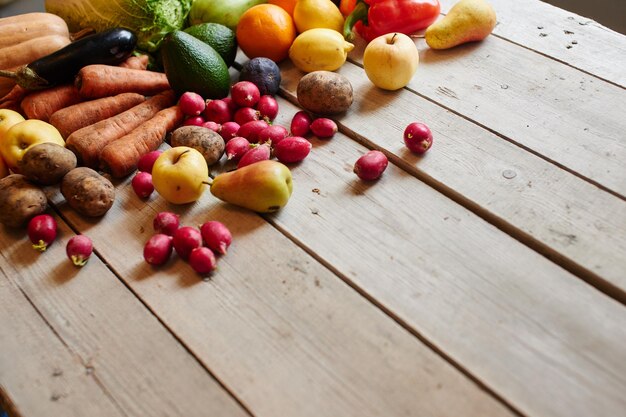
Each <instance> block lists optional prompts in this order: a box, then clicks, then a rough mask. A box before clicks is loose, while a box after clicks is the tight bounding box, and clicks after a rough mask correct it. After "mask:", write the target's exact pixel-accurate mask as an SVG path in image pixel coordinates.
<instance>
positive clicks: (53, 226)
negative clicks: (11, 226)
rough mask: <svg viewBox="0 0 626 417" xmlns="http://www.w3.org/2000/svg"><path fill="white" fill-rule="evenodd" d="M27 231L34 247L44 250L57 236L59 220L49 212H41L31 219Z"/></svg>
mask: <svg viewBox="0 0 626 417" xmlns="http://www.w3.org/2000/svg"><path fill="white" fill-rule="evenodd" d="M27 231H28V238H29V239H30V241H31V242H32V243H33V249H36V250H38V251H40V252H43V251H45V250H46V248H48V245H50V244H51V243H52V242H54V239H56V237H57V222H56V220H54V217H52V216H51V215H49V214H39V215H37V216H35V217H33V218H32V219H30V221H29V222H28V229H27Z"/></svg>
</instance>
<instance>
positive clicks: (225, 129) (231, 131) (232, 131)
mask: <svg viewBox="0 0 626 417" xmlns="http://www.w3.org/2000/svg"><path fill="white" fill-rule="evenodd" d="M240 127H241V126H239V123H237V122H226V123H224V124H223V125H222V128H221V129H220V132H219V133H220V135H221V136H222V139H224V142H228V141H229V140H231V139H232V138H234V137H235V136H237V132H239V128H240Z"/></svg>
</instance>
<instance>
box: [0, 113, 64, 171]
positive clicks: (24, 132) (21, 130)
mask: <svg viewBox="0 0 626 417" xmlns="http://www.w3.org/2000/svg"><path fill="white" fill-rule="evenodd" d="M45 142H51V143H56V144H57V145H61V146H65V141H64V140H63V137H62V136H61V134H60V133H59V131H58V130H57V129H56V127H54V126H52V125H51V124H50V123H46V122H44V121H41V120H37V119H29V120H25V121H23V122H19V123H16V124H14V125H13V126H11V127H10V128H9V130H7V131H6V133H5V134H4V138H3V140H2V142H0V154H1V155H2V157H3V158H4V162H6V164H7V166H8V168H9V169H10V170H11V171H13V172H15V173H19V170H18V169H17V164H18V162H19V161H21V160H22V157H23V156H24V154H25V153H26V151H28V150H29V149H30V148H32V147H33V146H35V145H38V144H40V143H45Z"/></svg>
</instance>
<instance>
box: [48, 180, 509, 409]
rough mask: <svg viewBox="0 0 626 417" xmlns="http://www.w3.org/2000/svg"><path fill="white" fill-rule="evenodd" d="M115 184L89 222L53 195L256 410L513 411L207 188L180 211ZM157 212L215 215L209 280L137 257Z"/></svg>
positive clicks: (177, 265) (195, 218) (194, 217)
mask: <svg viewBox="0 0 626 417" xmlns="http://www.w3.org/2000/svg"><path fill="white" fill-rule="evenodd" d="M296 187H299V185H296ZM117 190H118V197H117V201H116V203H115V204H114V206H113V208H112V209H111V211H110V212H109V213H107V215H106V217H105V218H104V219H102V220H101V221H99V222H97V223H92V222H87V221H85V220H84V219H81V218H80V217H79V216H77V215H76V214H75V213H73V212H72V211H71V210H69V209H67V207H66V206H65V205H63V204H62V202H61V199H59V196H58V195H57V196H56V198H55V201H57V202H58V203H59V206H60V207H61V210H62V212H63V215H64V216H65V217H66V218H68V219H69V221H70V222H71V223H72V224H73V225H75V226H76V227H77V228H78V229H79V230H81V231H84V232H85V233H87V234H89V236H91V237H92V238H93V239H94V242H95V246H96V248H97V249H98V251H99V252H100V253H101V254H102V256H104V258H105V259H106V262H107V264H109V265H110V266H111V267H112V268H113V269H115V270H116V271H117V272H118V273H119V274H120V276H122V277H123V279H124V280H125V281H126V283H127V284H128V285H129V286H130V287H131V288H132V289H133V291H134V292H135V293H136V294H138V295H139V297H141V298H142V299H143V300H144V302H145V303H146V304H147V305H149V306H150V308H151V309H152V310H153V311H154V312H155V314H157V315H158V317H159V319H160V320H161V321H162V322H163V323H165V324H166V325H167V326H168V327H169V328H170V329H171V330H172V331H173V332H174V333H175V334H176V335H177V336H178V338H179V339H180V340H181V341H183V342H184V343H185V344H186V346H187V347H188V348H189V349H190V350H191V351H193V352H194V354H195V355H196V356H197V357H198V358H199V360H200V361H202V362H203V363H204V364H205V366H206V367H207V368H208V369H210V370H211V371H212V373H213V374H214V375H216V377H217V378H218V379H219V380H220V381H222V382H223V384H224V385H225V386H227V387H228V388H229V390H230V391H231V392H233V393H234V394H235V395H236V396H237V397H238V398H239V399H240V400H241V401H242V403H243V404H245V405H246V407H247V408H248V409H249V410H251V412H252V413H253V414H254V415H255V416H259V417H261V416H268V417H269V416H320V415H324V416H339V415H341V416H380V415H389V416H400V415H415V416H417V415H419V416H458V415H461V414H463V415H466V416H485V415H489V416H512V415H514V413H512V412H510V411H509V410H508V409H507V408H506V407H505V406H503V405H502V404H501V403H500V402H498V401H497V400H495V399H494V398H493V397H491V396H490V395H489V394H488V393H486V392H485V391H484V390H483V389H482V388H481V387H479V386H477V385H476V384H475V383H474V382H473V381H471V380H470V379H468V378H467V377H466V376H464V375H463V374H462V373H461V372H459V371H457V370H456V369H454V368H453V367H452V366H451V365H450V364H449V363H447V362H446V361H445V360H443V359H442V358H441V357H439V356H438V355H437V354H436V353H434V352H433V351H431V350H430V349H429V348H427V347H426V346H425V345H423V344H422V343H421V342H420V341H419V340H418V339H416V338H415V337H414V336H413V335H411V334H410V333H409V332H407V331H406V330H405V329H403V328H402V327H401V326H399V325H398V324H397V323H395V322H394V321H393V320H391V319H390V318H389V317H387V316H386V315H385V314H384V313H383V312H382V311H380V310H379V309H377V308H376V307H375V306H372V304H371V303H370V302H369V301H367V300H366V299H364V298H363V297H361V296H360V295H359V294H357V293H356V292H355V291H354V290H353V289H352V288H350V287H349V286H347V285H345V283H343V282H342V281H341V280H339V279H337V277H336V276H335V275H334V274H333V273H332V272H331V271H329V270H328V269H326V268H325V267H323V266H322V265H320V264H319V263H318V262H316V261H315V260H314V259H312V258H311V257H310V256H309V255H307V254H306V253H305V252H304V251H303V250H302V249H301V248H299V247H298V246H297V245H295V244H294V243H293V242H291V241H290V240H289V239H287V238H286V237H285V236H283V235H282V234H281V233H280V232H278V231H277V230H276V229H274V228H273V227H271V226H270V225H268V224H267V223H266V222H265V221H264V220H263V219H262V218H261V217H259V216H257V215H255V214H253V213H250V212H247V211H243V210H238V209H236V208H233V207H232V206H229V205H226V204H223V203H221V202H219V201H218V200H216V199H215V198H214V197H212V196H211V195H209V193H208V192H207V193H206V194H205V195H204V196H203V198H202V199H201V201H200V202H198V203H196V204H192V205H186V206H182V207H181V206H172V205H169V204H166V203H165V202H164V201H163V199H161V198H160V197H158V196H157V195H155V196H153V197H152V198H151V199H149V200H148V201H147V202H146V201H143V200H140V199H139V198H137V196H135V195H134V193H133V191H132V189H131V187H130V179H128V180H127V181H124V182H123V183H121V184H119V185H118V187H117ZM296 193H298V194H300V195H301V194H302V193H308V190H305V189H303V188H300V189H299V190H297V191H296ZM165 209H168V210H174V211H176V212H177V213H179V214H181V222H182V224H184V225H199V224H201V223H202V222H204V221H206V220H209V219H215V220H219V221H222V222H223V223H224V224H226V225H227V226H228V227H229V228H230V229H231V231H232V233H233V236H234V237H233V244H232V246H231V247H230V249H229V252H228V254H227V255H226V256H223V257H221V258H220V259H219V261H218V271H217V272H216V273H215V274H214V275H213V277H212V279H211V280H208V281H206V282H203V281H202V280H201V279H200V278H199V277H198V276H197V275H196V274H195V273H194V272H193V271H192V270H191V268H190V267H189V266H188V265H187V264H186V263H185V262H184V261H182V260H180V259H179V258H177V257H174V258H173V259H172V260H171V261H170V262H169V263H168V264H167V265H165V266H164V267H162V268H152V267H150V266H149V265H147V264H146V263H145V262H144V261H143V259H142V256H141V253H142V247H143V244H144V242H145V241H146V240H147V239H148V238H149V236H150V235H151V234H152V232H151V228H152V226H151V225H152V219H153V217H154V215H155V213H156V212H158V211H162V210H165ZM301 214H303V213H301ZM303 215H304V214H303Z"/></svg>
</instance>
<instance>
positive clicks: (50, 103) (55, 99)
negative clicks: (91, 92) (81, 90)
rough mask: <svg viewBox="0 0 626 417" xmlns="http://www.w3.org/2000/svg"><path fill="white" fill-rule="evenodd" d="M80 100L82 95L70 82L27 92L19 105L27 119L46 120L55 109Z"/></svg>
mask: <svg viewBox="0 0 626 417" xmlns="http://www.w3.org/2000/svg"><path fill="white" fill-rule="evenodd" d="M80 101H82V97H81V96H80V95H78V90H77V89H76V87H74V86H73V85H71V84H70V85H59V86H57V87H52V88H48V89H45V90H38V91H34V92H32V93H29V94H27V95H26V97H24V98H23V99H22V104H21V106H22V110H24V114H26V116H27V117H28V118H29V119H39V120H43V121H44V122H47V121H48V120H49V119H50V116H52V113H54V112H55V111H57V110H60V109H62V108H63V107H67V106H71V105H72V104H76V103H78V102H80Z"/></svg>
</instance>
